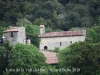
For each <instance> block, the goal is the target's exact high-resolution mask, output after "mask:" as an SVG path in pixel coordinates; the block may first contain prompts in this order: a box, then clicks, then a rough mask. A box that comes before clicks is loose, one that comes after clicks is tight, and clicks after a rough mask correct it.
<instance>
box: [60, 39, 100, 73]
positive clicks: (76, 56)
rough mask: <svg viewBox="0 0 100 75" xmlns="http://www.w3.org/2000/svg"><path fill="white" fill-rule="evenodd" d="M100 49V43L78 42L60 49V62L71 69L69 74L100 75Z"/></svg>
mask: <svg viewBox="0 0 100 75" xmlns="http://www.w3.org/2000/svg"><path fill="white" fill-rule="evenodd" d="M99 49H100V43H97V44H93V43H92V42H90V41H85V42H78V43H77V42H76V43H74V44H72V45H70V46H69V47H67V48H65V49H63V50H61V51H60V54H59V58H60V64H61V66H62V67H63V68H65V69H71V72H66V74H68V75H99V74H100V61H99V60H100V50H99ZM75 69H76V70H75ZM73 71H74V72H73Z"/></svg>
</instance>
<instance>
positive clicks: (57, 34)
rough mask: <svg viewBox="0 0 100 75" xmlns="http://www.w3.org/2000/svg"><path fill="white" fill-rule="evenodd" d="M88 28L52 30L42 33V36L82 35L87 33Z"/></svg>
mask: <svg viewBox="0 0 100 75" xmlns="http://www.w3.org/2000/svg"><path fill="white" fill-rule="evenodd" d="M85 34H86V30H77V31H61V32H50V33H44V34H42V35H40V37H63V36H81V35H85Z"/></svg>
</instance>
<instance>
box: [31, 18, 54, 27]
mask: <svg viewBox="0 0 100 75" xmlns="http://www.w3.org/2000/svg"><path fill="white" fill-rule="evenodd" d="M33 24H35V25H45V26H46V27H52V26H53V23H52V21H51V20H50V19H47V20H45V19H44V18H42V17H40V18H38V19H35V20H34V21H33Z"/></svg>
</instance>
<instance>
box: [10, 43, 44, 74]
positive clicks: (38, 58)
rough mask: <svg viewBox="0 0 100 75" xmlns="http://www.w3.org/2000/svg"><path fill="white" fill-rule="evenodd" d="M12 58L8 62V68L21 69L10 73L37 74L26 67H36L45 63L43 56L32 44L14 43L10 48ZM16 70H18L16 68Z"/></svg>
mask: <svg viewBox="0 0 100 75" xmlns="http://www.w3.org/2000/svg"><path fill="white" fill-rule="evenodd" d="M11 52H12V59H11V61H10V63H9V68H13V69H22V70H20V72H16V70H15V71H14V72H10V73H9V74H10V75H19V74H25V75H27V74H29V75H33V74H34V75H38V72H36V71H29V70H28V69H32V70H34V69H38V68H41V67H42V66H44V65H45V57H44V55H43V54H42V53H40V52H39V51H38V49H37V48H36V47H35V46H33V45H27V44H20V43H18V44H16V45H15V46H14V47H13V49H12V51H11ZM17 71H18V70H17Z"/></svg>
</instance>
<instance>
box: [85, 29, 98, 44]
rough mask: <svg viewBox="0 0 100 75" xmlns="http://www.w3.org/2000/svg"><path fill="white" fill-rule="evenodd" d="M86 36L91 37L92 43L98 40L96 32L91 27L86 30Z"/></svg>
mask: <svg viewBox="0 0 100 75" xmlns="http://www.w3.org/2000/svg"><path fill="white" fill-rule="evenodd" d="M87 37H89V38H91V39H92V40H93V42H94V43H97V41H98V35H97V32H96V31H95V30H94V29H92V28H90V29H89V30H88V33H87Z"/></svg>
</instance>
